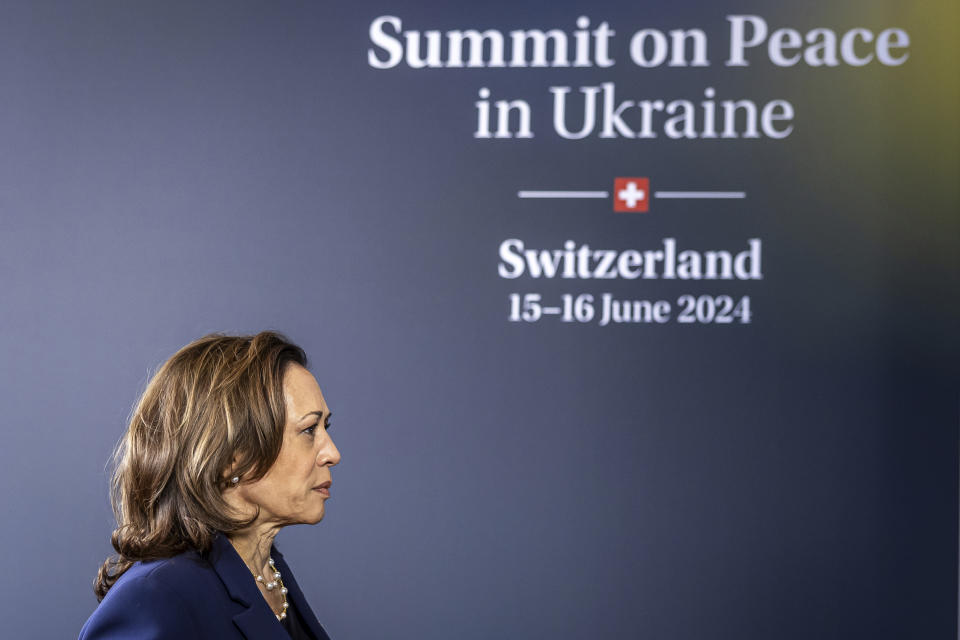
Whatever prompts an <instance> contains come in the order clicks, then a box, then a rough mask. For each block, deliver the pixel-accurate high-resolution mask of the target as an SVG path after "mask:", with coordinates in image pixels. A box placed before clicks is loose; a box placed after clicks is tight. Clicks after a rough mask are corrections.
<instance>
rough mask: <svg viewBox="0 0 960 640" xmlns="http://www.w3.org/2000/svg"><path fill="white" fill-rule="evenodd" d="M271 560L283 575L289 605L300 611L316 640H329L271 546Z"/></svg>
mask: <svg viewBox="0 0 960 640" xmlns="http://www.w3.org/2000/svg"><path fill="white" fill-rule="evenodd" d="M273 561H274V563H275V564H276V565H277V570H278V571H279V572H280V573H281V574H282V575H283V584H284V586H285V587H286V588H287V598H289V599H290V604H291V606H292V607H293V608H294V609H296V610H297V611H299V612H300V617H301V618H302V619H303V622H304V623H305V624H306V625H307V627H309V628H310V632H311V633H313V635H314V637H315V638H316V639H317V640H330V636H328V635H327V632H326V631H325V630H324V628H323V626H321V624H320V621H319V620H318V619H317V616H316V615H315V614H314V613H313V609H311V608H310V605H309V604H307V599H306V597H304V595H303V592H302V591H300V585H298V584H297V581H296V580H295V579H294V577H293V573H292V572H291V571H290V567H289V566H288V565H287V562H286V560H284V559H283V554H282V553H280V552H279V551H277V548H276V547H273ZM248 573H249V572H248Z"/></svg>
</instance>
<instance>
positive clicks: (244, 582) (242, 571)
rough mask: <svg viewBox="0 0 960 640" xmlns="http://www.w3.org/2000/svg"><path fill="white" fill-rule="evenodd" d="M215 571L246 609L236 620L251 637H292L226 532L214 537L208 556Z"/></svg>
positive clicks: (279, 639)
mask: <svg viewBox="0 0 960 640" xmlns="http://www.w3.org/2000/svg"><path fill="white" fill-rule="evenodd" d="M208 560H209V562H210V564H211V565H212V566H213V569H214V571H216V572H217V575H219V576H220V580H222V581H223V584H224V586H225V587H226V588H227V593H229V594H230V598H231V599H232V600H234V601H235V602H237V603H239V604H241V605H243V607H244V610H243V611H241V612H240V613H238V614H236V615H235V616H233V623H234V624H235V625H236V626H237V628H238V629H239V630H240V632H241V633H242V634H243V635H244V636H245V637H246V638H248V639H249V640H261V639H267V640H269V639H271V638H274V639H276V640H289V636H288V635H287V632H286V630H285V629H284V628H283V626H281V624H280V622H279V621H278V620H277V617H276V616H275V615H274V614H273V611H271V610H270V607H269V606H267V602H266V600H264V599H263V596H262V595H261V594H260V590H259V589H258V588H257V583H256V581H255V580H254V579H253V576H252V575H251V574H250V570H249V569H248V568H247V565H245V564H244V563H243V560H242V559H241V558H240V556H239V555H238V554H237V551H236V549H234V548H233V545H232V544H230V541H229V540H227V537H226V536H225V535H223V534H219V535H217V537H216V538H214V540H213V545H212V546H211V548H210V554H209V556H208Z"/></svg>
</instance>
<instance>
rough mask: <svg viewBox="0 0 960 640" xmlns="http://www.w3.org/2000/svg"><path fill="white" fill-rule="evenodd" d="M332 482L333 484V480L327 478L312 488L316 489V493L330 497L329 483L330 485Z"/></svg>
mask: <svg viewBox="0 0 960 640" xmlns="http://www.w3.org/2000/svg"><path fill="white" fill-rule="evenodd" d="M332 484H333V482H331V481H330V480H327V481H326V482H324V483H321V484H318V485H317V486H315V487H314V488H313V490H314V491H316V492H317V493H319V494H320V495H323V496H326V497H328V498H329V497H330V485H332Z"/></svg>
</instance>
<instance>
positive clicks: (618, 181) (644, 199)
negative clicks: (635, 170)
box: [613, 178, 650, 213]
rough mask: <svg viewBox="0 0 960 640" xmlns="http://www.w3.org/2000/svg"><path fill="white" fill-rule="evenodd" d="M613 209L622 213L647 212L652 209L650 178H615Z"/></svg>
mask: <svg viewBox="0 0 960 640" xmlns="http://www.w3.org/2000/svg"><path fill="white" fill-rule="evenodd" d="M613 210H614V211H617V212H620V213H646V212H647V211H649V210H650V179H649V178H614V179H613Z"/></svg>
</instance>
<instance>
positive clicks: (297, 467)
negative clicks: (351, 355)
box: [236, 364, 340, 524]
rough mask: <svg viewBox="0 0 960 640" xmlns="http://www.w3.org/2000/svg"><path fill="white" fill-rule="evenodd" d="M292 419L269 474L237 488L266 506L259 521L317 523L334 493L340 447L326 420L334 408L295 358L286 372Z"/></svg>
mask: <svg viewBox="0 0 960 640" xmlns="http://www.w3.org/2000/svg"><path fill="white" fill-rule="evenodd" d="M283 396H284V405H285V407H286V414H287V423H286V425H285V426H284V432H283V445H282V446H281V448H280V455H279V456H278V457H277V460H276V462H274V463H273V466H272V467H270V470H269V471H267V474H266V475H265V476H263V477H262V478H260V479H259V480H257V481H255V482H250V483H245V482H242V481H241V482H240V485H239V486H238V487H237V488H236V491H237V494H238V496H239V497H240V498H242V500H243V502H245V503H247V505H250V506H254V505H255V506H258V507H260V517H259V518H258V521H259V522H263V523H276V524H316V523H317V522H320V521H321V520H322V519H323V515H324V503H325V502H326V501H327V498H329V497H330V482H331V477H330V467H332V466H333V465H335V464H337V463H338V462H340V452H339V451H338V450H337V447H336V446H335V445H334V444H333V440H331V439H330V435H329V434H328V433H327V430H326V425H327V423H328V420H329V418H330V410H329V409H328V408H327V403H326V402H325V401H324V399H323V394H322V393H321V392H320V386H319V385H318V384H317V381H316V380H315V379H314V377H313V374H311V373H310V372H309V371H307V370H306V369H304V368H303V367H301V366H300V365H298V364H290V365H289V366H288V367H287V370H286V372H285V373H284V376H283Z"/></svg>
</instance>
